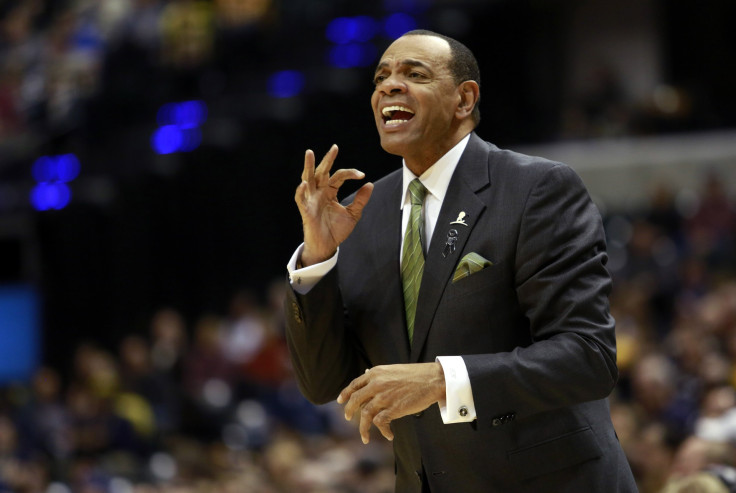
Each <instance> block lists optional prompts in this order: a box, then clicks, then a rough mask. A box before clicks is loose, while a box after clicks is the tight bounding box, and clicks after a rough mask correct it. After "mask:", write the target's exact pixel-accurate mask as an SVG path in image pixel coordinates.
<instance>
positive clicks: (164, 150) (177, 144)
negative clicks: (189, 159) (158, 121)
mask: <svg viewBox="0 0 736 493" xmlns="http://www.w3.org/2000/svg"><path fill="white" fill-rule="evenodd" d="M183 142H184V136H183V135H182V130H181V128H179V127H178V126H176V125H164V126H163V127H161V128H158V129H156V131H155V132H154V133H153V136H152V137H151V147H152V148H153V150H154V151H156V153H158V154H171V153H173V152H176V151H178V150H179V149H180V148H181V146H182V143H183Z"/></svg>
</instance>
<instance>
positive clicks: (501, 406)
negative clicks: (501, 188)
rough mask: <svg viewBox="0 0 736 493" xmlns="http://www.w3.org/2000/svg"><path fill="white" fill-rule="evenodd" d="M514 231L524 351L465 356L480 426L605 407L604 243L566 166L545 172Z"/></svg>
mask: <svg viewBox="0 0 736 493" xmlns="http://www.w3.org/2000/svg"><path fill="white" fill-rule="evenodd" d="M519 224H520V226H519V232H518V237H517V238H516V247H515V259H514V273H515V274H514V276H515V279H514V282H515V289H516V296H517V298H518V302H519V307H520V309H521V311H522V313H523V314H524V316H525V317H526V319H528V321H529V329H528V330H529V331H530V336H531V339H532V344H530V345H528V346H526V347H517V348H515V349H514V350H512V351H510V352H506V353H498V354H490V355H489V354H486V355H469V356H464V360H465V363H466V365H467V368H468V373H469V375H470V380H471V384H472V388H473V395H474V398H475V405H476V410H477V413H478V419H479V420H484V419H492V418H494V417H496V416H498V415H503V414H505V413H515V414H516V416H517V417H518V418H521V417H524V416H528V415H531V414H535V413H539V412H544V411H548V410H552V409H556V408H560V407H564V406H570V405H575V404H578V403H581V402H585V401H591V400H595V399H600V398H604V397H606V396H607V395H608V394H609V393H610V391H611V390H612V388H613V386H614V385H615V383H616V379H617V377H618V372H617V368H616V353H615V351H616V348H615V335H614V321H613V319H612V317H611V316H610V314H609V308H608V293H609V291H610V287H611V280H610V276H609V274H608V271H607V270H606V268H605V264H606V261H607V256H606V253H605V237H604V232H603V227H602V224H601V220H600V215H599V213H598V211H597V209H596V207H595V205H594V204H593V203H592V201H591V200H590V198H589V196H588V193H587V191H586V190H585V187H584V186H583V184H582V182H581V180H580V179H579V178H578V176H577V175H576V174H575V173H574V172H573V171H572V170H570V169H569V168H568V167H567V166H564V165H555V166H552V167H550V168H548V169H547V170H546V171H545V172H543V173H542V174H541V176H539V177H538V179H537V180H536V182H535V184H534V185H533V186H532V187H530V191H529V194H528V197H527V199H526V202H525V205H524V208H523V212H522V218H521V221H520V223H519ZM501 330H525V329H524V328H521V329H520V328H518V327H508V328H506V329H501Z"/></svg>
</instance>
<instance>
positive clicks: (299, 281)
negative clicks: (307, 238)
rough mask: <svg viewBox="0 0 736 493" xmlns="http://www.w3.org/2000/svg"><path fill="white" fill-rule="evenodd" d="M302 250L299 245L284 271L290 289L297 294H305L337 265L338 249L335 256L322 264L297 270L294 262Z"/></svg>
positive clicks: (301, 246) (302, 246)
mask: <svg viewBox="0 0 736 493" xmlns="http://www.w3.org/2000/svg"><path fill="white" fill-rule="evenodd" d="M302 250H304V243H302V244H301V245H299V248H297V249H296V251H295V252H294V255H292V256H291V259H289V263H288V264H286V270H288V271H289V280H290V281H291V287H292V289H293V290H294V291H296V292H297V293H299V294H307V293H308V292H309V290H310V289H312V288H313V287H314V286H315V284H317V283H318V282H319V281H320V279H322V278H323V277H325V276H326V275H327V273H328V272H330V271H331V270H332V268H333V267H335V265H337V254H338V253H339V252H340V248H339V247H338V249H337V251H336V252H335V255H333V256H332V257H330V258H328V259H327V260H325V261H324V262H320V263H319V264H314V265H310V266H308V267H302V268H301V269H297V268H296V261H297V260H299V257H301V256H302Z"/></svg>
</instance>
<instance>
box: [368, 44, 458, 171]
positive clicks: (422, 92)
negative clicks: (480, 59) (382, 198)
mask: <svg viewBox="0 0 736 493" xmlns="http://www.w3.org/2000/svg"><path fill="white" fill-rule="evenodd" d="M449 60H450V45H449V44H448V43H447V42H446V41H445V40H443V39H441V38H437V37H434V36H424V35H411V36H405V37H402V38H399V39H397V40H396V41H394V42H393V44H391V46H389V47H388V49H387V50H386V52H385V53H384V54H383V57H381V60H380V62H379V63H378V67H377V68H376V73H375V77H374V83H375V85H376V88H375V90H374V91H373V96H372V97H371V106H372V107H373V115H374V117H375V119H376V126H377V127H378V133H379V135H380V137H381V147H383V148H384V150H386V151H387V152H389V153H391V154H397V155H399V156H402V157H403V158H404V159H406V160H407V164H409V162H410V161H416V162H418V163H420V164H421V162H422V161H426V160H429V162H428V163H426V165H431V164H432V163H433V162H434V161H436V160H437V159H439V157H441V156H442V155H443V154H444V153H445V152H447V151H448V150H449V149H450V148H451V147H452V145H454V142H450V141H451V140H452V139H453V137H454V135H453V124H454V123H457V122H455V121H454V120H455V110H456V109H457V106H458V103H459V102H460V95H459V91H458V87H457V85H456V84H455V82H454V80H453V78H452V74H451V73H450V70H449V68H448V62H449Z"/></svg>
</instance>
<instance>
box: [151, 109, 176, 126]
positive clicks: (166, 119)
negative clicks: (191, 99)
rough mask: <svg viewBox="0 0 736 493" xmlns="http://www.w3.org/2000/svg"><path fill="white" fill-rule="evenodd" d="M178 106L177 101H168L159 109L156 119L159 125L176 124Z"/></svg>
mask: <svg viewBox="0 0 736 493" xmlns="http://www.w3.org/2000/svg"><path fill="white" fill-rule="evenodd" d="M177 106H178V105H177V103H166V104H165V105H163V106H161V107H160V108H159V109H158V112H157V113H156V121H157V122H158V124H159V126H161V127H163V126H164V125H173V124H174V114H175V113H176V108H177Z"/></svg>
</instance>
